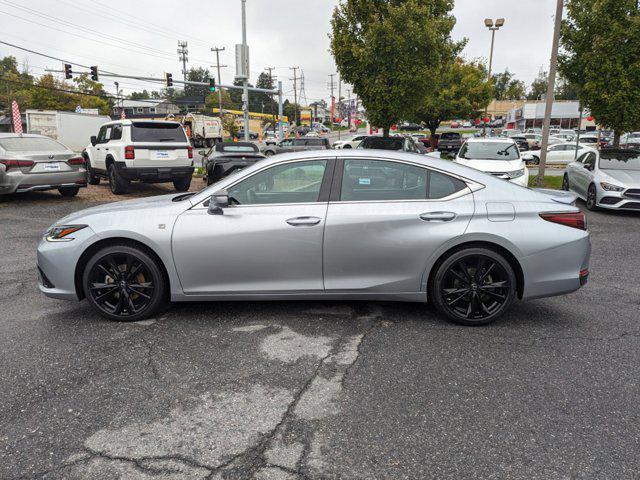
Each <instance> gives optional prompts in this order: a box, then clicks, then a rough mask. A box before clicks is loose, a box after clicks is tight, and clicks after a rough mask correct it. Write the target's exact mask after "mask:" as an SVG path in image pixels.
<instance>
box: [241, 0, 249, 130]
mask: <svg viewBox="0 0 640 480" xmlns="http://www.w3.org/2000/svg"><path fill="white" fill-rule="evenodd" d="M246 8H247V0H242V46H243V49H244V50H245V52H246V51H247V50H248V48H247V12H246ZM246 55H247V56H248V52H247V53H246ZM246 62H247V63H248V62H249V60H248V58H247V60H246ZM248 70H249V69H248V67H247V72H246V73H247V76H246V77H245V79H244V82H243V83H242V86H243V91H242V92H243V93H242V97H243V98H242V106H243V110H244V112H243V114H244V115H243V116H244V141H245V142H248V141H249V75H248V74H249V72H248Z"/></svg>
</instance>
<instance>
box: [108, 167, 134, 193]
mask: <svg viewBox="0 0 640 480" xmlns="http://www.w3.org/2000/svg"><path fill="white" fill-rule="evenodd" d="M108 173H109V188H110V189H111V193H113V194H114V195H122V194H124V193H127V191H128V190H129V183H130V182H129V180H125V179H124V178H122V177H121V176H120V174H119V173H118V169H117V168H116V164H115V163H112V164H111V165H109V170H108Z"/></svg>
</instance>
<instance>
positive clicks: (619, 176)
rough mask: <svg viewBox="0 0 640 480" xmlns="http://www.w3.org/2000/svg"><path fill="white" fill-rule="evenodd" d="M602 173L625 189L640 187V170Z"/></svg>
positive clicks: (603, 171)
mask: <svg viewBox="0 0 640 480" xmlns="http://www.w3.org/2000/svg"><path fill="white" fill-rule="evenodd" d="M601 172H602V173H603V174H605V175H607V176H608V177H611V178H612V179H613V180H616V181H618V182H620V183H621V184H622V185H624V186H625V187H640V170H601Z"/></svg>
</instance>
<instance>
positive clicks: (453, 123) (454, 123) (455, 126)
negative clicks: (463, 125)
mask: <svg viewBox="0 0 640 480" xmlns="http://www.w3.org/2000/svg"><path fill="white" fill-rule="evenodd" d="M449 127H451V128H460V123H459V122H451V125H449Z"/></svg>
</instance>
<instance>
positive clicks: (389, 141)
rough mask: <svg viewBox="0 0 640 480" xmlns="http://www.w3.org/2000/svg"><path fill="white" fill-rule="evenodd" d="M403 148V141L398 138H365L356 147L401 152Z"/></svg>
mask: <svg viewBox="0 0 640 480" xmlns="http://www.w3.org/2000/svg"><path fill="white" fill-rule="evenodd" d="M403 147H404V139H402V138H398V137H387V138H384V137H367V138H365V139H364V140H363V141H362V143H361V144H360V145H359V146H358V148H366V149H374V150H402V149H403Z"/></svg>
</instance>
